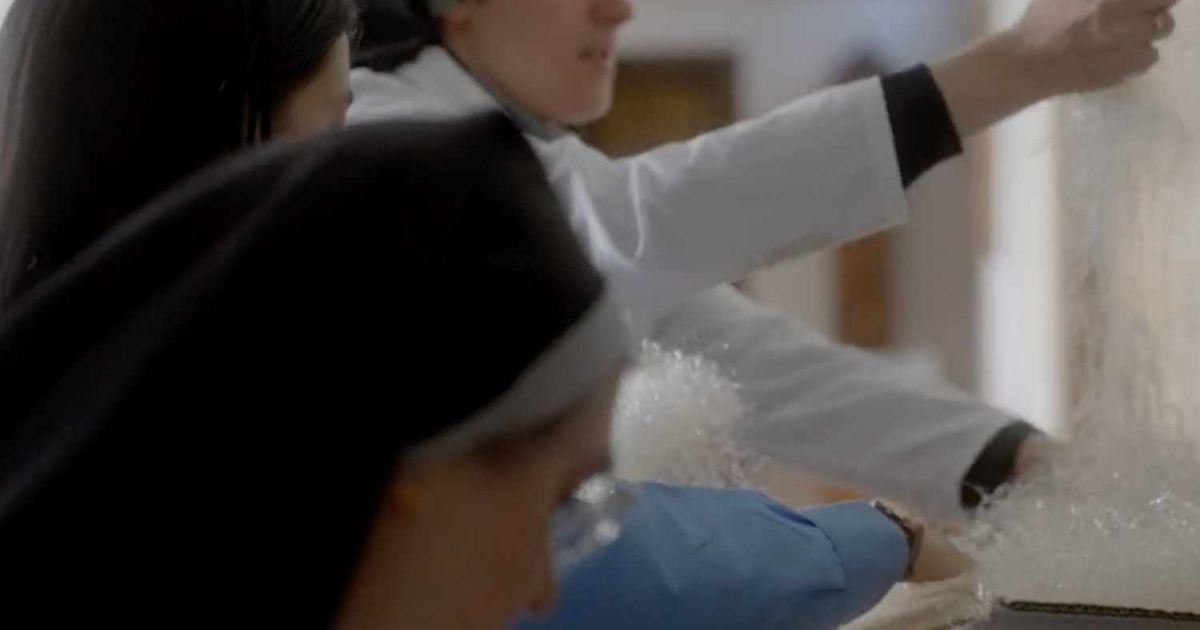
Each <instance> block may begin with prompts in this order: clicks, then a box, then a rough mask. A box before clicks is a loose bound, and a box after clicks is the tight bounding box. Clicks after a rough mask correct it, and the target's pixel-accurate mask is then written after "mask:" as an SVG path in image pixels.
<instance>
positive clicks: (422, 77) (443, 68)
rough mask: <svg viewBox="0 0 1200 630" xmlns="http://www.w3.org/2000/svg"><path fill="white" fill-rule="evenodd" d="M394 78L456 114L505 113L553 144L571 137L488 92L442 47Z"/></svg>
mask: <svg viewBox="0 0 1200 630" xmlns="http://www.w3.org/2000/svg"><path fill="white" fill-rule="evenodd" d="M395 75H396V77H397V78H398V79H400V81H401V82H403V83H406V84H408V85H411V86H413V87H414V88H416V89H417V90H419V91H420V92H421V93H422V94H423V95H424V96H426V97H431V98H433V99H435V100H436V101H437V102H438V103H440V104H442V105H444V106H446V107H449V108H452V109H454V110H455V111H463V112H479V111H489V110H496V109H499V110H502V111H504V112H505V113H507V114H508V115H509V117H511V118H512V119H513V121H514V122H516V124H517V126H518V127H520V128H521V130H522V131H524V132H525V133H527V134H530V135H532V136H535V137H538V138H541V139H543V140H554V139H555V138H558V137H561V136H563V135H565V134H567V133H570V131H569V130H568V129H566V128H564V127H561V126H559V125H553V124H549V123H546V122H543V121H541V120H540V119H538V118H537V117H535V116H533V115H532V114H530V113H529V112H528V111H526V110H525V109H524V108H523V107H520V106H519V105H516V104H515V103H512V102H511V101H509V100H508V99H505V98H504V97H502V96H501V95H500V94H499V93H498V92H497V91H495V90H490V89H488V88H487V87H486V86H485V85H484V84H483V83H482V82H481V81H480V80H479V79H477V78H476V77H475V76H474V75H472V74H471V73H470V72H468V71H467V69H466V68H464V67H463V65H462V64H461V63H459V61H458V60H457V59H455V58H454V55H451V54H450V51H448V50H446V49H445V48H443V47H441V46H428V47H426V48H425V49H424V50H422V51H421V54H419V55H418V56H417V58H416V59H415V60H413V61H412V62H411V63H408V64H405V65H403V66H400V67H399V68H397V69H396V70H395Z"/></svg>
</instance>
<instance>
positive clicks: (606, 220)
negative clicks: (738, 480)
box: [350, 47, 1009, 515]
mask: <svg viewBox="0 0 1200 630" xmlns="http://www.w3.org/2000/svg"><path fill="white" fill-rule="evenodd" d="M352 82H353V88H354V93H355V101H354V105H353V106H352V108H351V111H350V118H351V121H352V122H367V121H373V120H385V119H393V118H401V117H402V118H444V117H456V116H462V115H466V114H470V113H476V112H481V111H487V110H493V109H496V108H498V107H499V105H498V104H497V102H496V100H495V99H493V98H492V97H491V96H490V95H489V94H488V92H487V91H486V90H484V89H482V88H481V87H480V86H479V85H478V84H477V83H476V82H475V81H474V80H473V79H472V78H471V77H470V75H469V74H467V73H466V72H465V71H464V70H463V68H462V67H461V66H459V65H458V63H457V62H456V61H455V60H454V59H453V58H452V57H451V56H450V55H449V54H448V53H447V52H446V51H445V50H443V49H441V48H436V47H434V48H430V49H427V50H426V51H424V52H423V53H422V54H421V56H420V57H419V58H418V59H417V60H416V61H415V62H414V63H412V64H409V65H407V66H404V67H403V68H400V69H399V70H397V71H396V72H394V73H376V72H371V71H368V70H362V69H360V70H356V71H355V73H354V75H353V77H352ZM529 140H530V143H531V144H532V145H533V147H534V148H535V150H536V151H537V153H538V154H539V156H540V157H541V158H542V161H543V163H544V164H545V166H546V170H547V172H548V175H549V178H550V181H551V183H552V185H553V186H554V189H555V191H556V193H557V194H558V195H559V197H560V199H561V201H562V202H563V204H564V207H565V208H566V209H567V210H568V212H569V216H570V220H571V223H572V226H573V228H574V229H575V231H576V233H577V234H578V235H579V237H580V239H581V240H582V242H583V243H584V246H585V247H586V248H587V249H588V251H589V253H590V255H591V258H592V261H593V262H594V263H595V264H596V265H597V266H598V267H599V268H600V269H601V271H603V272H604V273H605V274H606V276H607V277H608V278H609V281H610V283H611V287H612V291H613V294H614V296H615V297H616V299H617V300H618V301H619V302H620V303H621V305H622V307H623V308H624V310H625V313H626V315H627V316H628V317H629V318H630V320H631V321H632V322H633V323H634V325H635V328H636V329H637V332H638V333H639V334H642V335H645V336H652V335H654V334H655V332H656V331H660V330H661V331H662V332H663V334H664V335H666V336H667V337H669V338H672V339H674V340H676V341H678V342H680V343H681V344H682V347H683V349H685V350H688V351H692V352H698V353H701V354H705V355H706V356H709V357H710V358H713V359H715V360H717V361H719V362H721V363H722V364H723V365H724V366H725V367H727V368H729V369H730V371H731V374H732V376H733V377H734V379H735V380H737V381H738V382H739V383H741V384H742V385H743V387H744V388H745V392H746V398H747V402H748V403H749V405H750V406H751V408H752V410H754V411H753V412H752V413H754V418H755V420H754V422H755V426H754V427H753V429H754V431H753V432H752V433H755V434H759V435H762V436H769V438H764V439H763V440H761V443H763V444H764V445H766V446H773V448H771V454H772V455H773V456H776V457H782V458H783V459H785V461H788V462H791V463H795V464H797V465H799V466H801V467H803V468H805V469H808V470H811V471H813V472H817V473H821V474H827V475H831V476H835V477H838V478H841V479H844V480H847V481H856V482H859V483H862V484H863V485H866V486H868V487H870V488H871V489H872V490H876V491H887V492H888V493H889V494H892V495H894V496H896V497H897V498H901V499H905V500H908V501H911V502H913V503H915V504H917V505H919V506H922V507H924V508H926V509H927V510H929V511H932V512H936V513H940V514H943V515H946V514H957V513H959V511H960V509H959V506H958V491H959V484H960V482H961V480H962V478H963V476H964V475H965V473H966V470H967V469H968V468H969V466H970V463H971V462H972V461H973V460H974V459H975V457H976V455H977V454H978V453H979V450H980V449H981V448H982V446H983V445H984V444H985V443H986V442H987V441H988V440H989V439H990V438H991V437H992V436H993V435H994V434H995V433H996V431H998V430H999V429H1000V428H1001V427H1003V426H1004V425H1005V424H1007V423H1008V422H1009V418H1007V417H1006V416H1005V415H1004V414H1001V413H999V412H997V411H994V410H991V409H988V408H986V407H983V406H981V405H978V404H977V403H971V402H968V401H966V400H965V399H964V398H963V397H961V396H960V395H958V394H955V393H953V392H949V391H948V390H944V389H943V388H941V387H933V388H930V389H924V388H922V387H917V386H913V387H907V388H897V387H895V386H894V385H892V384H889V383H887V379H886V378H881V377H880V376H879V375H881V374H882V375H885V376H886V373H887V372H888V367H886V364H883V363H880V362H879V361H878V360H875V359H870V360H867V359H868V357H865V355H861V354H860V353H857V352H855V351H853V350H849V349H847V348H843V347H839V346H836V345H833V344H829V343H824V342H823V343H819V344H817V343H812V342H811V339H812V337H811V335H810V334H809V333H806V332H805V331H804V330H803V329H802V327H801V326H802V325H801V324H799V323H797V322H788V321H787V320H786V319H785V318H783V317H782V316H779V315H776V314H773V313H769V312H766V311H762V310H759V309H750V308H743V306H745V305H743V304H741V303H740V302H737V301H736V296H731V293H730V292H729V291H728V290H727V289H717V290H712V291H706V290H708V289H711V288H712V287H714V286H716V285H719V284H721V283H723V282H727V281H730V280H733V279H736V278H740V277H742V276H743V275H744V274H745V273H746V272H747V271H749V270H751V269H752V268H754V267H756V266H758V265H760V264H762V263H764V262H767V261H771V260H774V259H777V258H780V257H783V256H785V255H792V254H799V253H804V252H811V251H815V250H819V249H824V248H827V247H831V246H833V245H836V244H839V243H842V242H845V241H848V240H852V239H855V238H858V237H861V236H864V235H866V234H868V233H871V232H875V231H879V230H882V229H885V228H888V227H891V226H893V225H896V224H898V223H900V222H902V221H903V220H904V219H905V218H906V214H907V199H906V197H905V193H904V187H903V183H902V181H901V177H900V171H899V165H898V164H897V162H896V157H895V149H894V147H893V141H892V134H891V127H890V123H889V121H888V115H887V106H886V103H885V102H884V98H883V91H882V87H881V85H880V83H879V81H877V80H869V81H863V82H859V83H855V84H852V85H848V86H844V87H839V88H834V89H831V90H827V91H825V92H821V93H819V94H816V95H813V96H809V97H807V98H803V99H799V100H797V101H795V102H793V103H791V104H789V105H787V106H785V107H783V108H780V109H779V110H777V111H775V112H773V113H771V114H769V115H767V116H764V117H761V118H758V119H755V120H752V121H748V122H743V123H740V124H738V125H735V126H732V127H729V128H727V129H723V130H720V131H716V132H713V133H709V134H705V135H703V136H700V137H699V138H696V139H695V140H692V141H691V142H687V143H680V144H671V145H667V146H664V147H661V148H658V149H655V150H652V151H649V152H646V153H643V154H640V155H637V156H634V157H631V158H627V159H622V160H611V159H609V158H607V157H606V156H604V155H603V154H601V153H600V152H598V151H596V150H594V149H592V148H590V147H588V146H586V145H585V144H584V143H583V142H582V141H581V140H579V139H578V138H577V137H575V136H566V137H562V138H558V139H555V140H552V141H546V140H541V139H538V138H536V137H532V136H530V137H529ZM731 297H733V298H734V299H733V300H731ZM685 300H690V301H688V303H687V304H685V305H683V306H682V307H680V305H681V303H682V302H684V301H685ZM689 331H691V332H695V333H696V334H689ZM699 331H702V332H703V334H700V332H699ZM713 344H715V345H713ZM726 344H728V345H726ZM847 388H867V389H868V391H864V392H862V393H861V395H858V396H852V397H848V396H830V395H828V392H831V391H841V390H845V389H847ZM868 399H869V400H871V401H872V402H871V404H863V403H862V401H864V400H868Z"/></svg>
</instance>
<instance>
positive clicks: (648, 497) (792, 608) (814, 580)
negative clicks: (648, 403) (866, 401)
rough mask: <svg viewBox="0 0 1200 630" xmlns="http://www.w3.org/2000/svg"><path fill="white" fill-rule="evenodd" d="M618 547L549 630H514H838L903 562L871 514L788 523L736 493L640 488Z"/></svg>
mask: <svg viewBox="0 0 1200 630" xmlns="http://www.w3.org/2000/svg"><path fill="white" fill-rule="evenodd" d="M642 489H643V493H642V497H641V501H640V502H639V504H638V505H637V507H636V508H634V510H633V512H632V513H631V514H630V517H629V520H628V521H627V523H626V527H625V530H624V532H623V534H622V536H621V538H620V539H618V540H617V542H615V543H613V545H612V546H611V547H609V548H608V549H606V550H605V551H604V552H603V553H600V554H598V555H597V556H595V557H592V558H589V559H587V560H585V561H584V562H582V563H580V564H579V565H578V566H576V567H575V568H574V569H573V570H572V571H571V573H570V574H569V575H567V576H566V579H565V582H564V584H563V585H562V593H561V596H560V598H559V605H558V608H557V610H556V611H555V613H554V614H553V615H552V616H551V617H550V618H548V619H542V620H531V621H525V622H523V623H521V624H518V630H554V629H558V628H563V629H567V628H569V629H571V630H590V629H593V628H594V629H596V630H600V629H604V630H612V629H614V628H616V629H621V630H640V629H642V628H646V629H654V630H670V629H674V628H679V629H683V628H687V629H688V630H704V629H712V630H718V629H719V630H729V629H731V628H747V629H754V630H758V629H772V628H786V629H787V630H795V629H797V628H800V629H816V628H836V627H838V626H839V625H841V624H843V623H845V622H846V621H849V620H851V619H853V618H855V617H857V616H859V615H861V614H862V613H864V612H866V611H867V610H869V609H870V608H871V607H872V606H874V605H875V604H876V603H877V602H878V601H879V600H880V599H881V598H882V597H883V596H884V595H885V594H886V593H887V591H888V590H889V589H890V588H891V587H892V586H893V585H894V584H895V583H896V582H897V581H898V580H899V579H900V578H901V576H902V574H903V573H904V568H905V565H906V564H907V561H908V546H907V542H906V541H905V538H904V534H903V532H901V531H900V529H899V528H898V527H896V525H895V524H893V523H892V522H891V521H890V520H889V519H888V518H887V517H885V516H883V515H882V514H880V513H879V512H878V511H877V510H875V509H874V508H872V507H870V506H869V505H866V504H862V503H847V504H843V505H835V506H829V507H823V508H817V509H811V510H803V511H799V512H797V511H793V510H791V509H789V508H787V507H784V506H782V505H780V504H779V503H776V502H774V501H772V500H770V499H769V498H767V497H766V496H764V495H762V494H760V493H757V492H750V491H741V490H707V489H699V488H678V487H670V486H663V485H659V484H645V485H643V486H642Z"/></svg>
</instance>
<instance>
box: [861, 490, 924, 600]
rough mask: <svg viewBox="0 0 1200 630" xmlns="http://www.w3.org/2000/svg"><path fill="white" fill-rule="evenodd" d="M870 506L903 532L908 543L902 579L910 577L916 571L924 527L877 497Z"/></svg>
mask: <svg viewBox="0 0 1200 630" xmlns="http://www.w3.org/2000/svg"><path fill="white" fill-rule="evenodd" d="M871 507H873V508H875V509H876V510H877V511H878V512H879V513H880V514H882V515H884V516H885V517H887V519H888V520H890V521H892V523H894V524H895V525H896V527H897V528H899V529H900V531H901V532H902V533H903V534H904V540H905V542H906V543H907V544H908V564H907V565H905V567H904V579H905V580H908V579H910V578H911V577H912V576H913V574H914V573H915V572H916V568H917V560H918V559H919V558H920V557H921V548H922V547H923V546H924V544H925V528H924V527H923V526H922V525H921V524H920V523H918V522H916V521H914V520H911V519H907V518H904V517H903V516H901V515H900V514H898V513H897V512H896V511H895V510H893V509H892V508H890V507H888V505H887V504H886V503H884V502H882V501H880V500H878V499H876V500H874V501H871Z"/></svg>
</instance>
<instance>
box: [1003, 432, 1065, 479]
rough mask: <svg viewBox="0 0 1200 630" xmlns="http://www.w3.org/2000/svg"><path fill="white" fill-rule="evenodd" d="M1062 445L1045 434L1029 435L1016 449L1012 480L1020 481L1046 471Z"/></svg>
mask: <svg viewBox="0 0 1200 630" xmlns="http://www.w3.org/2000/svg"><path fill="white" fill-rule="evenodd" d="M1061 449H1062V446H1061V445H1060V444H1059V443H1058V442H1057V441H1055V440H1054V439H1052V438H1049V437H1046V436H1045V435H1040V434H1038V435H1031V436H1029V438H1028V439H1026V440H1025V443H1024V444H1022V445H1021V450H1019V451H1017V459H1016V461H1015V462H1013V473H1012V481H1013V482H1014V483H1022V482H1026V481H1029V480H1030V479H1033V478H1034V477H1037V476H1039V475H1042V474H1044V473H1046V472H1047V471H1048V470H1049V469H1050V466H1051V464H1052V463H1053V462H1054V459H1055V458H1056V457H1057V455H1058V453H1059V451H1060V450H1061Z"/></svg>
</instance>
